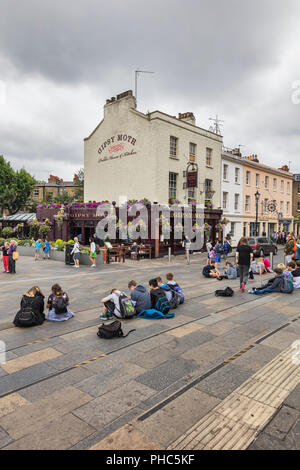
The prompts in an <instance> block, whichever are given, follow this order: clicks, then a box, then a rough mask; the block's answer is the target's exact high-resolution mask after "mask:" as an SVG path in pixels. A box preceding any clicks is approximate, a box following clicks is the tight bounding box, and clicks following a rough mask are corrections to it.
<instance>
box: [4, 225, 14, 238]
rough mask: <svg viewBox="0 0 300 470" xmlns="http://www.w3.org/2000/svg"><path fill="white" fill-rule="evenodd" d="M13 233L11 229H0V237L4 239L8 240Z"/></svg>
mask: <svg viewBox="0 0 300 470" xmlns="http://www.w3.org/2000/svg"><path fill="white" fill-rule="evenodd" d="M13 233H14V231H13V229H12V228H11V227H4V228H3V229H2V235H3V237H4V238H10V237H11V236H12V234H13Z"/></svg>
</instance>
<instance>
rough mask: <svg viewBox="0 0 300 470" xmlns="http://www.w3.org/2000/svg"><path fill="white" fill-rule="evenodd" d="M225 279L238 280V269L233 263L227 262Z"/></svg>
mask: <svg viewBox="0 0 300 470" xmlns="http://www.w3.org/2000/svg"><path fill="white" fill-rule="evenodd" d="M225 266H226V271H225V276H226V277H225V279H237V269H236V267H235V266H233V264H232V263H230V262H229V261H226V265H225Z"/></svg>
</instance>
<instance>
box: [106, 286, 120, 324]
mask: <svg viewBox="0 0 300 470" xmlns="http://www.w3.org/2000/svg"><path fill="white" fill-rule="evenodd" d="M120 294H121V292H120V291H119V290H118V291H116V292H114V293H113V294H110V295H109V296H108V297H107V300H111V301H112V302H113V303H114V304H115V310H114V314H115V315H116V317H118V318H121V312H120V302H119V297H120Z"/></svg>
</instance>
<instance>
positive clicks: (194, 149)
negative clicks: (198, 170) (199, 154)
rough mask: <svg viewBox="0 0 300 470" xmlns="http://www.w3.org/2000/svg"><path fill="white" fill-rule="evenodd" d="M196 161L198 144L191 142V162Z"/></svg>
mask: <svg viewBox="0 0 300 470" xmlns="http://www.w3.org/2000/svg"><path fill="white" fill-rule="evenodd" d="M195 160H196V144H193V143H192V142H190V161H192V162H194V161H195Z"/></svg>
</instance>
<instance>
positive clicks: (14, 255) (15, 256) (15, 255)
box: [12, 251, 19, 261]
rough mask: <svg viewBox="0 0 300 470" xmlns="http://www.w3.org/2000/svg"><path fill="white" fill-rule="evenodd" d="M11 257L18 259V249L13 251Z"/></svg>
mask: <svg viewBox="0 0 300 470" xmlns="http://www.w3.org/2000/svg"><path fill="white" fill-rule="evenodd" d="M12 259H13V260H14V261H17V260H18V259H19V253H18V251H14V252H13V254H12Z"/></svg>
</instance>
